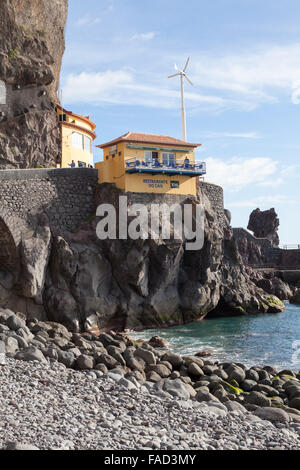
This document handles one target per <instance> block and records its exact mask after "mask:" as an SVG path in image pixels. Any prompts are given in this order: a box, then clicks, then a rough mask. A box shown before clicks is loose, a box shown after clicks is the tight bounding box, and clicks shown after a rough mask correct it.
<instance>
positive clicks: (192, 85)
mask: <svg viewBox="0 0 300 470" xmlns="http://www.w3.org/2000/svg"><path fill="white" fill-rule="evenodd" d="M184 78H185V79H186V80H187V81H188V82H189V84H190V85H192V86H194V84H193V83H192V82H191V80H190V79H189V78H188V77H187V76H186V75H185V76H184Z"/></svg>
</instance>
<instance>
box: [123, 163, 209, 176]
mask: <svg viewBox="0 0 300 470" xmlns="http://www.w3.org/2000/svg"><path fill="white" fill-rule="evenodd" d="M125 165H126V170H125V171H126V173H150V174H152V175H156V174H162V175H185V176H191V177H193V176H203V175H205V174H206V163H205V162H192V163H190V162H189V161H188V160H187V159H185V160H174V161H171V162H166V161H165V162H162V161H160V160H158V159H153V160H150V161H149V160H146V159H140V158H139V159H137V158H131V159H130V160H126V162H125Z"/></svg>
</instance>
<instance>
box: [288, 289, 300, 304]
mask: <svg viewBox="0 0 300 470" xmlns="http://www.w3.org/2000/svg"><path fill="white" fill-rule="evenodd" d="M290 302H291V304H295V305H300V289H297V291H296V292H295V294H294V295H293V296H292V297H291V298H290Z"/></svg>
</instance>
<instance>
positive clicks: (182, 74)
mask: <svg viewBox="0 0 300 470" xmlns="http://www.w3.org/2000/svg"><path fill="white" fill-rule="evenodd" d="M189 61H190V58H188V60H187V61H186V64H185V67H184V69H183V70H179V69H178V67H177V65H176V64H175V70H176V72H177V73H174V75H170V76H169V77H168V78H173V77H180V84H181V121H182V140H183V141H184V142H186V112H185V104H184V79H186V81H187V82H189V84H190V85H193V83H192V82H191V80H190V79H189V78H188V77H187V75H186V73H185V72H186V70H187V68H188V65H189Z"/></svg>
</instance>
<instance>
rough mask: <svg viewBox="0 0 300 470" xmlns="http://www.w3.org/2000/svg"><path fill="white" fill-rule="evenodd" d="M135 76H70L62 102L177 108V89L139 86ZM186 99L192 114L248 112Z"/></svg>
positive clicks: (208, 98) (217, 100)
mask: <svg viewBox="0 0 300 470" xmlns="http://www.w3.org/2000/svg"><path fill="white" fill-rule="evenodd" d="M137 77H138V74H137V73H136V72H135V71H133V70H132V69H130V68H129V67H128V68H126V69H125V70H116V71H112V70H108V71H105V72H98V73H87V72H83V73H80V74H78V75H76V74H69V75H67V77H66V78H65V80H64V83H63V91H64V100H65V102H66V104H74V103H85V104H92V105H96V106H98V105H103V104H118V105H135V106H146V107H156V108H164V109H176V110H178V109H179V106H180V91H179V89H177V90H174V89H170V88H167V87H162V86H161V85H159V84H157V85H156V84H151V83H149V84H142V80H141V79H139V78H137ZM185 98H186V102H187V105H188V106H189V109H190V110H191V112H193V109H194V108H195V107H199V108H201V109H202V110H215V111H220V110H224V109H231V108H235V107H239V108H240V109H244V110H246V111H248V110H249V107H248V103H247V102H243V101H241V102H238V101H236V100H230V99H223V98H222V97H219V96H214V95H204V94H200V93H195V92H186V94H185ZM251 137H252V138H253V137H254V135H253V134H252V135H249V134H248V138H251Z"/></svg>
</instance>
